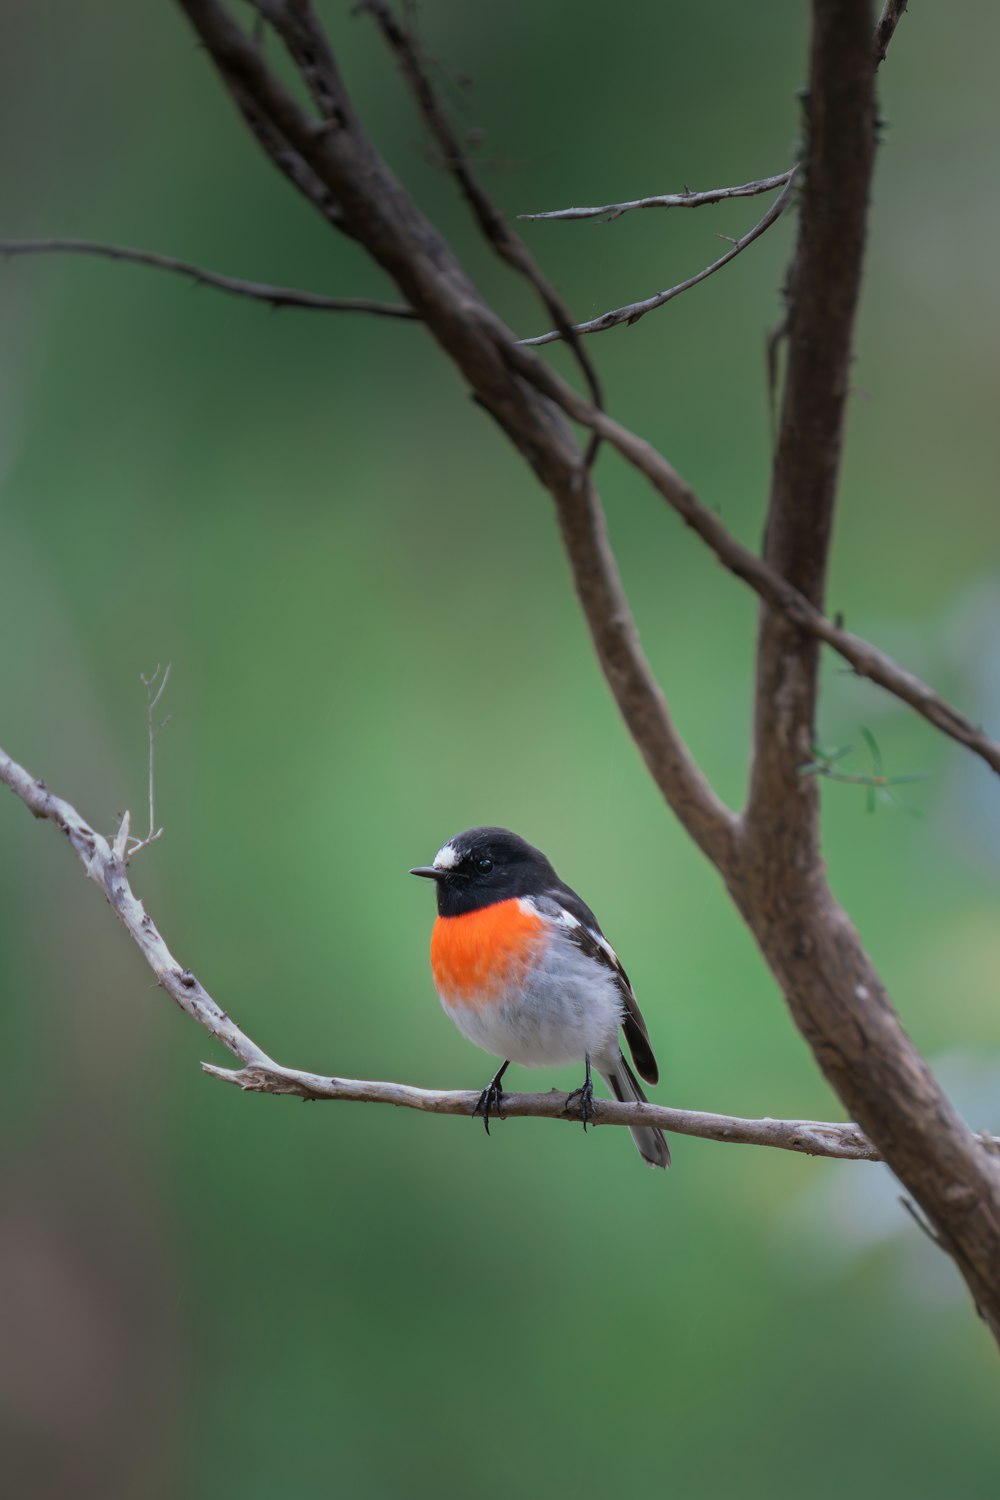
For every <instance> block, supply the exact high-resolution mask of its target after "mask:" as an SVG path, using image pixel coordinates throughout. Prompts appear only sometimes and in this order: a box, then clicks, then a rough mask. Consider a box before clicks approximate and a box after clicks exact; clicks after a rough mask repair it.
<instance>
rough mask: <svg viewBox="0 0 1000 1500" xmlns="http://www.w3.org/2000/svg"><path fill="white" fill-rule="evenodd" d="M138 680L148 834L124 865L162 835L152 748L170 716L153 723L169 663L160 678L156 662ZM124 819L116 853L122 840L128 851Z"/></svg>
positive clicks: (137, 842)
mask: <svg viewBox="0 0 1000 1500" xmlns="http://www.w3.org/2000/svg"><path fill="white" fill-rule="evenodd" d="M157 678H159V679H160V680H159V683H157ZM139 680H140V681H141V683H142V685H143V687H144V688H145V689H146V734H147V737H148V739H149V832H148V833H147V835H146V837H145V838H144V839H136V840H135V841H134V846H133V848H132V849H130V850H128V852H127V853H126V855H125V863H126V864H128V862H129V860H132V859H134V858H135V856H136V855H137V854H138V853H139V850H140V849H145V848H147V847H148V845H150V844H155V843H156V840H157V839H158V838H160V837H161V836H162V834H163V829H162V828H157V826H156V811H155V806H154V800H153V746H154V745H155V744H156V736H157V735H158V734H159V732H160V730H161V729H163V728H165V727H166V725H167V724H169V723H170V715H169V714H168V715H167V717H166V718H165V719H163V720H162V721H161V722H160V723H159V724H156V723H154V718H155V715H156V708H157V705H158V704H159V701H160V699H161V698H162V697H163V690H164V688H165V687H166V685H167V683H168V682H169V680H170V663H169V662H167V665H166V667H165V668H164V671H163V676H162V677H160V664H159V662H157V664H156V668H155V670H154V671H152V672H151V673H150V674H149V676H148V677H147V676H146V675H145V674H144V673H142V672H140V673H139ZM126 818H128V813H126V814H125V818H123V819H122V828H121V829H120V830H119V834H118V838H117V839H116V841H115V850H116V852H117V850H118V845H119V843H121V842H122V841H123V840H124V844H125V847H126V849H128V825H127V823H126V822H125V819H126Z"/></svg>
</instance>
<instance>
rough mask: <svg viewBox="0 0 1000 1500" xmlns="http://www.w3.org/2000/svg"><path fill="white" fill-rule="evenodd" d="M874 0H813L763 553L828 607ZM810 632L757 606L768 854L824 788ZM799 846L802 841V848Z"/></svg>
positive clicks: (761, 799) (755, 790)
mask: <svg viewBox="0 0 1000 1500" xmlns="http://www.w3.org/2000/svg"><path fill="white" fill-rule="evenodd" d="M870 24H871V6H870V3H869V0H844V3H838V4H830V3H829V0H814V4H813V32H812V46H811V54H810V72H809V87H808V89H807V91H806V94H805V125H806V151H805V157H804V163H803V167H802V169H801V170H802V176H803V185H802V194H801V206H800V213H799V234H798V243H797V245H796V250H795V256H794V259H793V262H792V267H791V270H790V272H789V276H788V314H787V332H786V335H785V337H786V342H787V350H788V357H787V368H786V376H785V389H784V394H783V398H782V404H781V419H780V424H779V431H778V443H777V449H776V452H775V458H774V469H773V475H772V480H771V499H770V507H769V511H768V519H767V526H766V530H765V539H764V549H763V550H764V560H765V561H766V562H767V563H768V565H769V567H770V568H771V569H772V570H773V571H774V572H775V573H778V574H780V575H781V576H782V577H783V578H785V579H786V580H787V581H788V582H789V583H790V584H792V586H793V587H794V588H795V589H796V590H797V591H798V592H799V593H800V594H802V595H803V596H804V597H805V598H806V599H807V600H808V601H809V603H810V604H811V605H813V606H814V607H815V608H816V609H817V610H819V611H820V612H822V609H823V601H824V593H825V582H826V571H827V563H828V558H829V549H830V539H831V536H832V528H833V514H834V508H835V505H836V494H837V479H838V474H839V468H840V453H841V442H842V433H843V424H844V411H845V407H846V402H847V391H848V384H849V374H850V364H851V357H852V350H853V336H854V318H855V313H856V310H857V304H858V298H859V295H860V289H861V271H862V264H863V259H864V249H865V238H866V233H867V212H868V199H869V195H870V191H871V179H872V171H873V168H874V162H875V83H874V76H875V75H874V71H873V68H872V57H871V29H870ZM818 687H819V650H818V646H817V641H816V638H815V637H811V636H809V635H807V634H803V633H802V632H801V631H799V630H796V629H795V628H794V627H793V626H791V624H790V622H789V620H788V618H787V616H786V615H785V613H784V612H783V611H778V610H772V609H764V610H763V611H762V612H761V617H760V627H759V631H758V642H757V670H756V693H755V704H754V751H753V764H752V768H751V775H750V792H749V797H748V801H747V812H746V817H747V824H748V826H749V827H751V828H752V829H753V831H754V836H755V837H756V838H757V839H758V840H759V841H760V842H761V857H762V858H766V859H767V860H768V862H769V863H771V862H773V863H774V864H775V866H776V865H777V863H778V862H780V863H781V864H782V865H783V866H784V867H785V868H792V867H794V868H798V869H801V868H803V862H805V863H812V862H813V861H814V860H815V858H816V857H817V855H818V843H819V795H818V790H817V787H816V784H815V781H813V780H811V779H809V778H803V777H802V776H800V775H799V773H798V767H799V766H801V765H802V764H803V763H804V762H805V761H807V760H808V759H809V757H810V749H811V746H812V745H814V744H815V743H816V734H815V728H814V719H815V710H816V697H817V692H818ZM793 846H794V847H793Z"/></svg>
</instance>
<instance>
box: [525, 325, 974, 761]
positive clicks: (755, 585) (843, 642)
mask: <svg viewBox="0 0 1000 1500" xmlns="http://www.w3.org/2000/svg"><path fill="white" fill-rule="evenodd" d="M508 353H509V354H510V357H511V359H512V360H513V361H514V363H515V364H516V367H517V368H518V369H519V370H520V371H521V373H522V374H523V375H524V376H525V377H526V378H527V379H529V380H531V381H532V383H533V384H535V385H537V386H538V389H539V390H541V391H544V392H545V394H546V395H547V396H549V397H550V399H551V400H553V401H555V402H557V403H558V405H559V406H561V407H562V409H563V411H565V412H566V413H567V415H568V416H571V417H572V418H573V420H574V421H576V422H579V423H581V425H583V426H585V427H590V428H593V429H594V430H595V431H597V432H599V433H600V435H601V437H602V438H604V439H606V441H607V442H608V443H609V444H610V445H611V447H613V448H615V449H617V451H618V452H619V453H620V454H621V455H622V457H623V458H625V459H627V461H628V462H629V463H631V464H632V465H633V466H634V467H635V468H636V469H638V470H639V472H640V473H642V474H644V475H645V476H646V478H647V479H648V480H649V481H650V483H651V484H652V485H653V487H654V488H655V489H656V490H657V491H658V492H659V494H660V495H662V496H663V498H664V500H666V502H667V504H668V505H670V507H671V508H672V509H673V510H675V511H676V512H677V514H678V515H679V516H680V517H681V519H682V520H683V521H684V522H685V524H686V525H687V526H690V528H691V530H692V531H694V532H695V533H696V534H697V535H698V536H700V537H701V539H702V541H704V542H705V543H706V544H707V545H708V546H709V547H710V548H711V550H712V551H713V552H714V553H715V555H716V557H717V558H718V560H719V561H720V562H721V563H722V565H723V567H725V568H728V569H729V571H730V572H731V573H733V574H735V575H736V577H737V578H742V579H743V581H744V582H745V583H748V584H749V585H750V587H751V588H752V589H753V590H754V591H755V592H756V593H757V594H759V595H760V597H761V598H762V599H764V600H766V602H767V603H768V604H770V605H772V606H773V607H774V608H775V609H778V610H780V611H781V612H782V613H783V614H784V615H785V616H787V618H788V620H789V621H790V622H791V623H792V624H794V625H795V626H796V627H797V628H798V629H799V630H801V631H804V632H805V633H806V634H807V635H810V636H814V637H815V638H816V639H817V640H819V641H824V642H825V643H826V644H827V645H828V646H830V647H831V648H832V650H834V651H836V652H837V654H838V655H839V656H841V657H843V659H844V660H845V661H846V662H849V663H850V665H851V666H852V667H853V669H854V671H855V672H856V673H857V675H858V676H859V677H866V678H868V679H869V680H870V681H871V682H874V683H877V684H878V686H879V687H882V688H884V689H885V690H886V692H889V693H892V695H893V696H894V697H896V698H899V699H900V700H901V701H902V702H903V703H906V704H908V705H909V706H910V707H911V708H913V709H915V710H916V712H917V713H918V714H920V716H921V717H922V718H924V719H926V720H927V721H928V723H930V724H933V725H934V727H935V728H936V729H939V730H940V731H941V733H942V734H945V735H947V736H948V737H949V739H953V740H956V741H957V742H958V743H959V744H961V745H965V746H966V748H967V749H969V750H971V751H972V752H973V754H974V755H978V756H979V757H980V758H981V759H982V760H984V761H985V762H986V764H987V765H988V766H989V767H990V768H991V770H993V771H996V772H997V774H998V775H1000V743H998V742H997V741H996V740H994V739H991V738H990V736H989V735H988V734H986V733H985V731H984V730H983V729H982V727H981V726H980V725H978V724H974V723H973V722H972V720H971V719H968V718H966V716H965V715H964V714H962V713H960V712H959V710H958V709H957V708H955V707H953V705H952V704H950V703H949V702H948V701H947V699H945V698H942V697H941V695H940V694H939V693H936V692H935V691H934V689H933V688H931V687H929V686H928V685H927V683H925V682H923V681H921V679H920V678H919V677H917V676H916V675H915V674H914V673H913V672H910V671H908V670H907V669H906V668H905V667H902V666H900V665H899V664H898V663H897V662H895V661H894V660H893V659H892V657H891V656H889V655H888V654H887V653H886V652H885V651H881V650H880V649H879V648H878V647H877V646H873V645H872V644H871V643H870V642H869V641H866V640H864V639H863V638H862V637H861V636H857V635H853V634H852V633H851V632H850V631H849V630H844V629H843V627H842V626H840V625H836V624H834V623H833V621H832V620H829V619H827V617H826V616H825V615H824V614H823V612H822V610H819V609H817V608H816V606H815V605H813V604H810V602H809V600H808V599H807V598H806V597H805V596H804V595H803V594H802V593H800V592H799V590H798V589H796V588H795V587H793V586H792V585H791V584H790V583H789V582H788V580H787V579H785V578H783V577H782V576H781V574H780V573H777V572H775V570H774V569H773V568H772V567H771V566H770V565H769V564H768V563H767V562H765V561H764V560H763V559H762V558H760V557H758V556H757V554H756V553H755V552H751V551H750V550H749V548H747V547H744V546H743V544H742V543H741V542H738V541H737V540H736V538H735V537H734V536H731V535H730V533H729V532H728V531H727V530H726V528H725V526H723V524H722V522H721V521H720V520H719V518H718V516H717V515H716V513H715V512H714V511H712V510H709V508H708V506H707V505H705V504H704V502H703V501H701V500H699V499H698V496H697V495H696V494H695V492H694V490H693V489H692V488H691V486H690V485H689V484H688V483H687V481H686V480H685V479H684V478H682V476H681V475H680V474H678V472H677V470H676V469H675V468H674V467H673V465H672V464H670V463H669V462H668V461H667V459H665V458H664V457H663V455H662V454H661V453H659V452H657V450H656V449H655V448H654V447H653V446H652V444H651V443H648V442H647V441H646V440H645V439H644V438H641V437H639V436H638V435H637V434H636V433H634V432H632V431H630V430H629V428H627V427H624V426H622V424H621V423H619V422H616V421H615V420H614V418H613V417H609V416H608V415H607V414H606V413H605V412H601V411H598V410H597V409H596V407H593V406H591V405H590V404H589V403H588V402H587V401H586V400H585V399H584V398H583V397H582V396H580V395H579V394H578V393H577V392H576V391H575V390H574V389H573V388H572V386H570V385H569V384H568V383H567V382H566V381H564V380H563V379H562V378H561V377H560V376H559V375H558V374H557V373H556V372H555V371H554V370H552V369H551V368H550V367H549V366H548V365H546V364H543V363H542V362H541V361H539V360H537V359H535V358H534V357H533V356H530V355H528V354H527V353H525V352H524V351H523V349H521V348H517V349H515V350H514V351H512V352H511V351H509V350H508ZM807 759H808V755H804V756H803V757H802V758H801V760H800V762H799V764H802V763H803V762H804V761H806V760H807Z"/></svg>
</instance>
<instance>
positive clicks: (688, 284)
mask: <svg viewBox="0 0 1000 1500" xmlns="http://www.w3.org/2000/svg"><path fill="white" fill-rule="evenodd" d="M794 182H795V173H794V172H790V173H789V174H788V177H787V179H786V181H785V186H784V189H783V190H782V192H781V193H780V194H779V196H778V197H777V198H776V199H775V201H774V202H773V203H772V204H771V207H770V208H769V209H768V211H767V213H766V214H765V215H764V217H763V218H762V219H759V220H758V221H757V223H756V224H755V225H754V226H753V228H752V229H750V230H748V232H747V233H746V234H745V235H743V237H742V238H741V239H738V240H737V241H736V243H735V244H734V245H733V246H732V247H731V248H730V249H729V250H727V251H726V253H725V255H720V256H719V259H718V260H714V261H713V262H712V264H711V265H710V266H706V267H705V269H704V270H703V271H699V272H698V274H697V275H696V276H689V277H688V279H687V280H686V281H680V282H678V283H677V285H676V286H672V287H668V288H667V290H666V291H665V292H657V293H656V294H655V295H654V296H652V297H646V298H645V299H644V300H643V301H642V302H630V303H628V304H627V306H625V307H614V308H612V309H611V311H610V312H606V313H601V315H600V317H598V318H591V319H590V321H589V322H587V323H576V324H574V327H573V332H574V333H575V334H577V335H581V334H585V333H604V332H606V330H607V329H609V328H618V327H620V326H621V324H622V323H629V324H631V323H638V321H639V319H640V318H644V317H645V316H646V314H647V313H650V312H653V311H654V310H655V309H656V308H658V307H663V306H664V304H665V303H667V302H672V301H673V299H674V298H675V297H679V296H680V295H681V293H682V292H688V291H690V290H691V288H692V287H695V286H698V285H700V283H701V282H703V281H707V280H708V278H709V277H710V276H714V275H715V273H716V271H721V270H722V268H723V266H728V265H729V262H730V261H731V260H735V259H736V257H737V255H741V254H742V253H743V251H744V250H746V249H747V247H748V246H749V245H752V244H753V242H754V240H759V239H760V237H761V235H762V234H765V233H766V232H767V230H768V229H770V227H771V225H772V224H776V223H777V222H778V220H779V219H780V218H781V215H782V214H783V213H784V212H785V209H786V208H787V207H788V205H789V203H790V202H791V201H792V192H793V188H794ZM562 337H563V335H562V334H561V333H560V332H559V330H558V329H553V330H552V331H551V332H550V333H540V334H536V335H535V336H534V337H533V338H530V339H522V340H521V343H522V344H527V345H529V346H538V345H540V344H555V343H558V342H559V340H560V339H561V338H562Z"/></svg>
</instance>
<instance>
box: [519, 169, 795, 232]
mask: <svg viewBox="0 0 1000 1500" xmlns="http://www.w3.org/2000/svg"><path fill="white" fill-rule="evenodd" d="M794 170H795V168H794V167H790V168H789V170H788V171H787V172H779V173H778V175H777V176H776V177H761V178H759V179H758V180H757V181H756V182H744V183H741V184H740V185H739V186H738V187H722V188H709V189H707V191H705V192H702V193H692V192H691V191H690V189H689V188H685V189H684V191H683V193H661V194H660V195H659V196H658V197H654V198H632V199H630V200H629V201H628V202H627V203H603V204H601V205H600V206H599V207H596V208H551V209H548V210H547V211H546V212H545V213H541V214H518V216H517V217H518V218H519V219H531V220H533V221H537V220H540V219H601V220H602V221H603V222H604V223H605V224H611V223H613V222H614V220H615V219H620V218H621V216H622V214H628V213H631V212H632V211H633V210H634V209H637V208H704V207H706V206H707V205H708V204H710V203H725V202H727V201H728V200H729V199H730V198H756V197H759V195H760V194H761V193H773V192H774V191H775V190H776V189H777V188H780V187H784V186H785V184H786V183H787V182H788V181H790V179H791V176H792V173H793V172H794Z"/></svg>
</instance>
